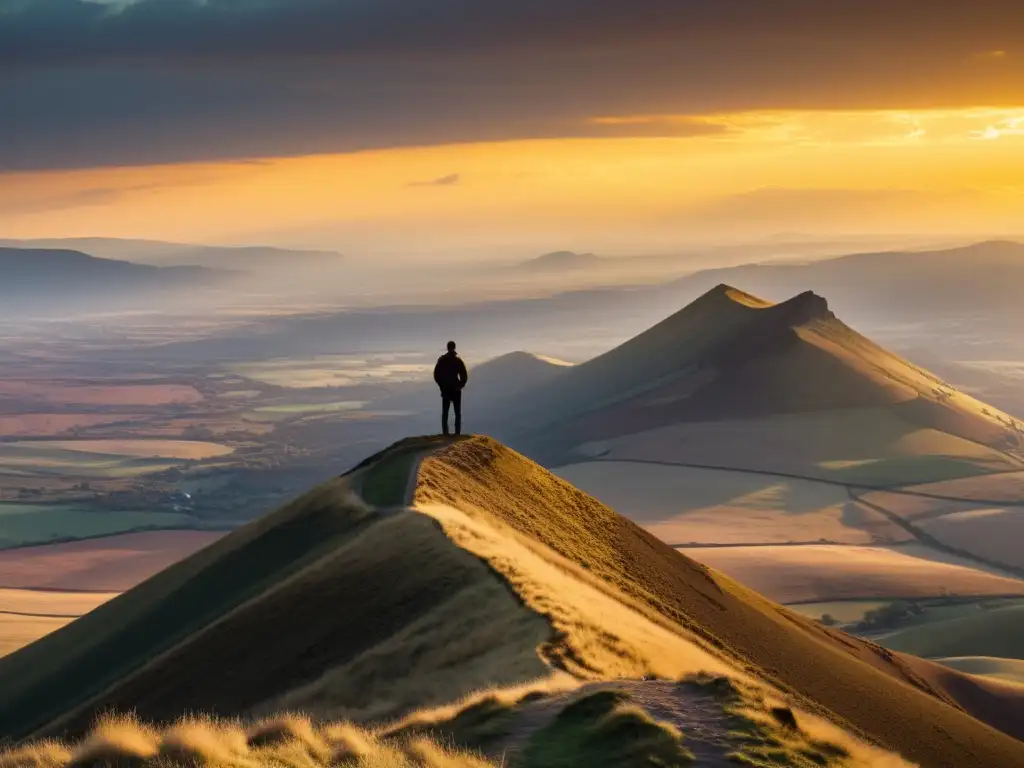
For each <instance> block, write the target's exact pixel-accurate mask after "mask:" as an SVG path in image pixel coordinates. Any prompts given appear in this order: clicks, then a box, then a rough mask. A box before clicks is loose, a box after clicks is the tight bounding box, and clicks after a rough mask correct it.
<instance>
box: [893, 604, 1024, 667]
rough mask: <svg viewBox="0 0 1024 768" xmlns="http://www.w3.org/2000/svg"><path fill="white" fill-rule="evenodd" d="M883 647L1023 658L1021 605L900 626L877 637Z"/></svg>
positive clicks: (929, 653)
mask: <svg viewBox="0 0 1024 768" xmlns="http://www.w3.org/2000/svg"><path fill="white" fill-rule="evenodd" d="M879 642H881V643H883V644H884V645H885V647H886V648H891V649H892V650H894V651H902V652H904V653H912V654H914V655H915V656H924V657H927V658H941V657H944V656H996V657H1000V658H1006V659H1021V658H1024V606H1019V605H1015V606H1009V607H1007V608H1000V609H998V610H994V611H978V612H977V613H975V614H972V615H968V616H958V617H956V618H953V619H948V620H946V621H939V622H933V623H930V624H925V625H923V626H918V627H909V628H907V629H901V630H898V631H896V632H893V633H891V634H888V635H884V636H883V637H881V638H879Z"/></svg>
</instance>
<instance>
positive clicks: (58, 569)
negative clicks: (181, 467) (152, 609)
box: [0, 531, 225, 592]
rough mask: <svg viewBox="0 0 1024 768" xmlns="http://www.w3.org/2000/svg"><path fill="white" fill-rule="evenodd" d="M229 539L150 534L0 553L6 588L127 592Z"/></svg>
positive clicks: (1, 583)
mask: <svg viewBox="0 0 1024 768" xmlns="http://www.w3.org/2000/svg"><path fill="white" fill-rule="evenodd" d="M224 535H225V534H224V533H222V532H219V531H145V532H141V533H126V534H121V535H117V536H108V537H104V538H97V539H88V540H84V541H73V542H67V543H63V544H50V545H45V546H37V547H21V548H18V549H8V550H0V587H9V588H19V589H52V590H62V589H64V590H70V589H76V590H86V591H91V592H104V591H109V592H119V591H124V590H126V589H131V588H132V587H133V586H135V585H136V584H138V583H139V582H141V581H144V580H145V579H147V578H149V577H150V576H152V575H153V574H155V573H158V572H159V571H161V570H163V569H164V568H167V567H168V566H170V565H172V564H173V563H176V562H177V561H179V560H183V559H184V558H186V557H188V556H189V555H191V554H192V553H193V552H196V551H198V550H200V549H202V548H204V547H206V546H208V545H210V544H212V543H213V542H215V541H217V540H218V539H219V538H221V537H222V536H224Z"/></svg>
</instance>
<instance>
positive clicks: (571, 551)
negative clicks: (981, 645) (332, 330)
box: [417, 438, 1024, 765]
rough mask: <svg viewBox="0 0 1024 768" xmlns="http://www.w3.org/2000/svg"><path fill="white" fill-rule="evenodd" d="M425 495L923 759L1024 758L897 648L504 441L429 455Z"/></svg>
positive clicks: (990, 761) (423, 474)
mask: <svg viewBox="0 0 1024 768" xmlns="http://www.w3.org/2000/svg"><path fill="white" fill-rule="evenodd" d="M417 498H418V500H421V501H422V502H424V503H434V504H445V505H449V506H452V507H456V508H458V509H461V510H463V511H464V512H465V513H466V514H468V515H469V516H470V517H474V516H475V517H477V518H479V517H481V516H488V517H491V518H493V519H496V520H498V521H500V523H501V524H503V525H507V526H511V527H512V528H513V529H515V530H517V531H519V532H520V533H521V534H524V535H525V536H527V537H528V538H529V539H532V540H533V541H536V542H540V543H542V544H545V545H547V546H548V547H550V548H551V549H553V550H554V551H555V552H557V553H558V554H560V555H561V556H563V557H565V558H568V559H569V560H570V561H573V562H575V563H576V564H578V565H580V566H582V567H584V568H585V569H586V570H587V572H589V573H590V574H592V575H593V576H594V577H596V578H598V579H600V580H601V581H603V582H604V583H606V584H608V585H610V586H613V587H614V588H616V589H618V590H620V591H621V592H622V593H624V594H625V595H627V596H629V597H631V598H633V599H635V600H637V601H639V602H640V603H641V604H644V605H646V606H648V607H649V608H650V609H652V610H653V611H655V612H656V613H657V614H659V615H660V616H662V617H665V618H667V619H668V620H670V621H672V622H674V623H676V624H677V625H681V626H682V627H684V628H685V629H686V630H688V631H689V632H692V633H694V634H695V635H696V636H697V637H700V638H703V639H704V641H705V642H707V643H709V644H711V645H713V646H717V647H718V648H719V649H721V651H723V652H724V653H726V654H728V655H729V656H732V657H733V658H736V659H739V660H742V662H745V663H747V664H750V665H753V666H754V667H755V668H758V669H760V670H764V671H765V673H766V674H768V675H769V676H770V677H771V678H773V679H774V680H775V681H777V682H778V684H779V685H780V686H782V687H783V688H784V689H786V690H790V691H794V692H798V693H799V694H801V695H802V696H803V697H804V698H805V700H806V701H809V702H816V703H817V704H818V705H820V706H822V707H824V708H826V709H827V710H829V711H830V712H832V713H834V715H836V716H838V717H839V718H841V719H842V720H843V721H845V722H846V723H847V724H848V725H849V726H851V727H852V729H853V730H855V731H859V732H861V733H866V734H869V735H870V736H871V737H873V738H874V739H875V740H877V741H878V742H879V743H881V744H882V745H884V746H885V747H886V748H887V749H891V750H894V751H897V752H899V753H901V754H903V755H904V756H906V757H908V758H911V759H914V760H916V761H918V762H920V763H921V764H922V765H948V764H954V763H957V761H963V762H962V763H957V764H971V765H1010V764H1015V763H1018V762H1020V763H1022V764H1024V744H1021V743H1020V742H1018V741H1016V740H1014V739H1011V738H1009V737H1007V736H1003V735H1002V734H999V733H998V732H996V731H995V730H993V729H991V728H989V727H987V726H985V725H983V724H981V723H980V722H978V721H976V720H974V719H972V718H970V717H967V716H965V715H963V714H962V713H959V712H957V711H956V709H954V708H953V707H951V706H949V701H950V700H948V699H947V700H942V701H940V700H938V699H937V698H936V697H935V696H934V695H933V691H932V690H931V689H930V688H929V687H928V686H927V684H925V683H924V682H923V681H921V680H920V679H918V678H917V677H916V676H915V675H914V674H913V673H912V672H909V671H908V670H907V669H905V668H904V667H903V666H901V665H900V664H899V663H897V662H895V661H894V660H893V658H892V656H891V654H888V653H887V652H885V651H883V650H882V649H880V648H877V647H876V646H873V645H871V644H869V643H865V642H862V641H857V640H855V639H853V638H849V637H847V636H845V635H842V634H841V633H838V632H834V631H831V630H828V629H827V628H825V627H822V626H820V625H817V624H816V623H814V622H812V621H810V620H807V619H804V618H803V617H800V616H797V615H796V614H793V613H790V612H788V611H786V610H784V609H783V608H781V607H780V606H777V605H775V604H774V603H771V602H770V601H768V600H766V599H765V598H763V597H761V596H760V595H758V594H756V593H754V592H752V591H750V590H748V589H746V588H744V587H742V586H741V585H739V584H737V583H735V582H733V581H732V580H730V579H728V578H726V577H724V576H722V575H720V574H718V573H715V572H712V571H709V570H708V569H706V568H704V567H703V566H700V565H698V564H696V563H694V562H693V561H692V560H689V559H687V558H685V557H683V556H681V555H680V554H679V553H678V552H675V551H674V550H672V549H671V548H669V547H668V546H667V545H665V544H664V543H662V542H660V541H658V540H657V539H655V538H654V537H653V536H651V535H650V534H648V533H647V532H646V531H644V530H643V529H641V528H639V527H638V526H636V525H634V524H633V523H631V522H629V521H628V520H626V519H625V518H622V517H620V516H619V515H616V514H615V513H614V512H613V511H612V510H610V509H608V508H607V507H604V506H603V505H601V504H600V503H599V502H597V501H596V500H595V499H593V498H591V497H589V496H586V495H585V494H583V493H582V492H580V491H579V490H577V489H575V488H573V487H572V486H570V485H568V484H567V483H565V482H563V481H561V480H559V479H558V478H556V477H555V476H554V475H551V474H550V473H548V472H547V471H546V470H543V469H542V468H540V467H539V466H537V465H535V464H533V463H532V462H529V461H528V460H526V459H524V458H523V457H521V456H519V455H518V454H515V453H514V452H512V451H510V450H509V449H507V448H505V447H504V446H501V445H500V444H498V443H495V442H493V441H489V440H487V439H485V438H474V439H473V440H470V441H466V442H462V443H459V444H456V445H453V446H450V447H448V448H445V449H444V450H442V451H439V452H438V453H436V454H434V455H433V456H431V457H429V458H428V459H426V460H425V461H424V462H423V463H422V464H421V467H420V482H419V487H418V489H417Z"/></svg>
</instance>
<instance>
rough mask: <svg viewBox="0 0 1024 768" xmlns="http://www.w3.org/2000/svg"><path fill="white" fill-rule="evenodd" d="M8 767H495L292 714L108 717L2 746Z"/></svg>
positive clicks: (427, 742)
mask: <svg viewBox="0 0 1024 768" xmlns="http://www.w3.org/2000/svg"><path fill="white" fill-rule="evenodd" d="M0 768H494V766H493V765H492V764H491V763H489V762H487V761H486V760H484V759H483V758H481V757H478V756H476V755H474V754H472V753H470V752H467V751H464V750H454V749H449V748H447V747H446V746H443V745H442V744H439V743H437V742H436V741H433V740H431V739H429V738H426V737H424V736H418V737H415V738H405V737H399V738H385V737H382V736H381V735H380V734H377V733H374V732H372V731H369V730H365V729H362V728H358V727H356V726H354V725H351V724H349V723H333V724H330V725H325V726H323V727H318V726H316V725H314V724H313V723H312V722H311V721H310V720H309V718H307V717H304V716H302V715H295V714H284V715H279V716H276V717H272V718H267V719H265V720H261V721H259V722H256V723H253V724H251V725H248V727H246V726H243V725H242V724H241V723H239V722H236V721H229V720H216V719H212V718H205V717H186V718H182V719H181V720H179V721H178V722H176V723H174V724H173V725H171V726H169V727H168V728H166V729H165V730H163V731H157V730H156V729H154V728H151V727H149V726H146V725H143V724H142V723H140V722H138V720H136V719H135V718H133V717H113V716H111V717H106V718H104V719H102V720H100V721H99V722H98V723H97V724H96V725H95V726H94V728H93V730H92V731H91V732H90V733H89V734H88V735H87V736H86V737H85V738H84V739H83V740H82V741H81V742H79V743H78V744H72V745H67V744H61V743H59V742H55V741H45V742H39V743H36V744H29V745H24V746H19V747H13V748H10V749H7V750H0Z"/></svg>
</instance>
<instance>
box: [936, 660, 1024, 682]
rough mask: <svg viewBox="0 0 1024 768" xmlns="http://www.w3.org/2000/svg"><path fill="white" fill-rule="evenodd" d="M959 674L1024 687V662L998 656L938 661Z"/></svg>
mask: <svg viewBox="0 0 1024 768" xmlns="http://www.w3.org/2000/svg"><path fill="white" fill-rule="evenodd" d="M936 661H938V662H939V663H940V664H943V665H945V666H947V667H950V668H951V669H955V670H956V671H958V672H964V673H966V674H968V675H976V676H979V677H988V678H992V679H993V680H1000V681H1002V682H1004V683H1013V684H1014V685H1024V660H1022V659H1000V658H998V657H996V656H950V657H948V658H945V659H936Z"/></svg>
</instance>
